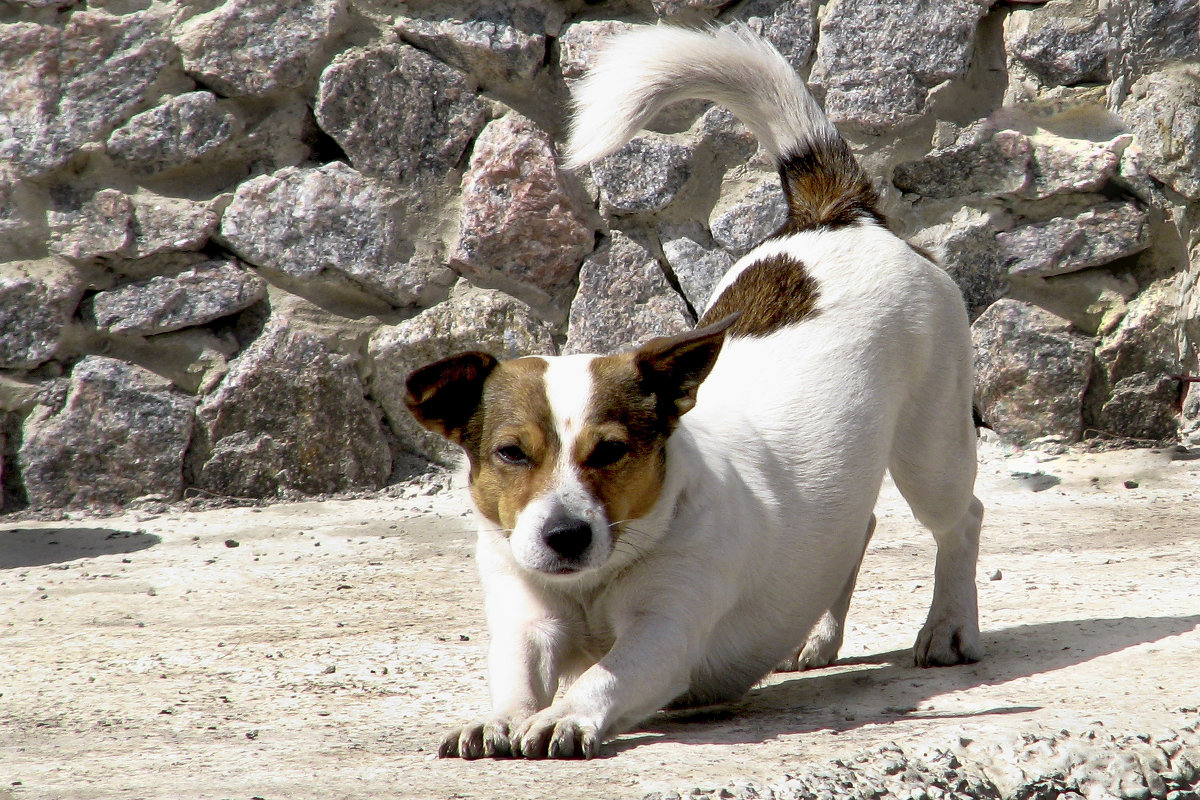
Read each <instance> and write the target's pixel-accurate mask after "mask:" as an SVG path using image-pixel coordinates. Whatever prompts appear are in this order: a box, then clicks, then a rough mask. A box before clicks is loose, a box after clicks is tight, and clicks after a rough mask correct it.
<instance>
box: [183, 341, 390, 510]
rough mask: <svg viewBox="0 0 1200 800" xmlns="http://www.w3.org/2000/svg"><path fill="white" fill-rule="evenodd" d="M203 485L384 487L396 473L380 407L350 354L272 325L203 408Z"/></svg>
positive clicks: (248, 491) (238, 493)
mask: <svg viewBox="0 0 1200 800" xmlns="http://www.w3.org/2000/svg"><path fill="white" fill-rule="evenodd" d="M196 416H197V420H198V423H199V424H198V427H197V437H196V443H195V444H194V445H193V448H192V449H193V452H192V453H190V454H189V469H190V471H191V473H192V475H193V478H194V481H195V485H197V486H199V487H201V488H202V489H204V490H206V491H209V492H213V493H215V494H219V495H229V496H233V497H276V496H289V495H292V494H295V493H304V494H322V493H327V492H342V491H348V490H352V489H378V488H379V487H381V486H383V484H384V483H385V482H386V481H387V478H388V475H389V474H390V472H391V455H390V453H389V451H388V447H387V443H386V442H385V440H384V437H383V430H382V428H381V426H380V421H379V413H378V411H377V410H376V409H375V408H374V407H373V406H372V404H371V403H369V402H368V401H367V400H366V398H365V397H364V393H363V387H362V383H361V382H360V380H359V378H358V374H357V372H355V370H354V367H353V366H352V365H351V364H350V363H348V362H347V360H346V359H344V358H341V357H339V356H336V355H334V354H332V353H331V352H330V351H329V350H328V349H326V348H325V347H324V346H323V345H322V344H321V343H320V341H318V340H317V339H316V338H315V337H313V336H312V335H310V334H307V333H304V332H303V331H299V330H292V329H290V328H288V327H286V326H285V325H282V324H271V323H268V325H267V327H266V328H265V329H264V331H263V332H262V334H261V335H260V336H259V337H258V338H257V339H256V340H255V341H254V342H253V343H252V344H251V345H250V346H249V347H248V348H246V350H245V351H243V352H242V353H241V354H240V355H239V356H238V357H237V358H236V359H234V361H233V362H232V363H231V364H230V369H229V374H228V375H226V376H225V379H224V380H223V381H222V382H221V384H220V386H219V387H218V388H217V389H216V391H215V392H213V393H212V394H211V395H209V396H208V397H207V398H205V399H204V400H203V401H202V402H201V403H200V405H199V406H198V407H197V409H196Z"/></svg>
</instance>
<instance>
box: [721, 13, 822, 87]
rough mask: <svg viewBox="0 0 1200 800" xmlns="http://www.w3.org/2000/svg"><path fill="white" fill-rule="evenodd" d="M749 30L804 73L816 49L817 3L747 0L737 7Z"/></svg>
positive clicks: (739, 15) (738, 14) (739, 17)
mask: <svg viewBox="0 0 1200 800" xmlns="http://www.w3.org/2000/svg"><path fill="white" fill-rule="evenodd" d="M735 11H736V15H737V18H738V19H742V20H744V21H745V22H746V24H747V25H749V26H750V28H751V30H753V31H754V32H755V33H757V34H759V35H760V36H762V37H763V38H764V39H766V40H767V41H769V42H770V43H771V44H773V45H775V48H776V49H777V50H778V51H779V52H780V53H781V54H782V55H783V57H784V58H786V59H787V60H788V63H789V64H791V65H792V66H793V67H794V68H795V69H797V70H804V69H806V68H807V67H808V62H809V60H810V59H811V58H812V54H813V51H814V50H815V49H816V46H817V20H816V3H814V2H812V0H750V2H748V3H745V4H744V5H741V6H738V7H737V8H736V10H735Z"/></svg>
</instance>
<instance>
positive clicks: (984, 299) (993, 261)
mask: <svg viewBox="0 0 1200 800" xmlns="http://www.w3.org/2000/svg"><path fill="white" fill-rule="evenodd" d="M915 239H916V241H917V242H919V243H921V244H923V245H925V246H927V247H928V248H929V249H930V250H931V251H932V252H933V253H934V254H935V255H936V257H937V262H938V264H939V265H940V266H941V267H942V269H944V270H945V271H946V272H947V274H949V275H950V277H951V278H953V279H954V282H955V283H956V284H958V288H959V291H961V292H962V295H963V302H965V303H966V305H967V313H968V315H969V317H970V318H971V319H975V318H977V317H978V316H979V315H980V314H982V313H983V311H984V310H985V309H986V308H987V307H988V306H990V305H991V304H992V303H994V302H995V301H996V300H998V299H999V298H1000V297H1001V296H1002V295H1003V294H1004V293H1005V291H1006V290H1007V288H1008V283H1007V281H1006V276H1005V274H1004V255H1003V251H1002V250H1001V248H1000V245H999V244H998V242H997V235H996V222H995V221H994V220H993V219H992V218H991V217H989V216H988V215H985V214H980V213H978V212H974V211H971V210H969V209H964V210H962V211H960V212H958V213H957V214H955V215H954V218H953V220H952V221H951V223H950V224H949V225H948V226H942V227H939V228H936V229H934V230H930V231H923V232H922V233H921V234H919V235H918V236H917V237H915Z"/></svg>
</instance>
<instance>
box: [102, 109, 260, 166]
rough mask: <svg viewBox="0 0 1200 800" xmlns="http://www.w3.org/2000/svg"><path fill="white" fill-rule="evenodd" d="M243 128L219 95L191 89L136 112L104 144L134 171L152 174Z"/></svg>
mask: <svg viewBox="0 0 1200 800" xmlns="http://www.w3.org/2000/svg"><path fill="white" fill-rule="evenodd" d="M241 129H242V123H241V120H240V119H239V118H238V116H237V115H236V114H235V113H234V112H233V110H232V109H231V108H230V107H229V106H228V105H225V104H222V103H221V102H220V101H218V100H217V97H216V95H214V94H212V93H211V92H188V93H186V94H181V95H177V96H175V97H172V98H171V99H169V100H167V101H166V102H165V103H163V104H162V105H160V106H157V107H155V108H152V109H150V110H149V111H143V112H142V113H140V114H136V115H135V116H134V117H133V118H132V119H130V120H129V121H128V122H126V123H125V124H124V125H122V126H121V127H119V128H117V129H116V130H115V131H113V132H112V135H110V136H109V137H108V144H107V146H106V149H107V151H108V154H109V156H110V157H112V158H113V160H115V161H116V162H117V163H119V164H121V165H123V166H125V167H127V168H128V169H130V170H131V171H132V172H134V173H138V174H143V175H150V174H154V173H158V172H163V171H166V170H169V169H172V168H174V167H181V166H184V165H186V164H191V163H192V162H194V161H197V160H199V159H201V158H203V157H204V156H206V155H210V154H212V153H213V152H214V151H216V150H219V149H220V148H221V147H223V146H224V145H226V144H228V143H229V142H230V141H231V140H233V138H234V137H235V136H237V135H238V134H239V133H240V132H241Z"/></svg>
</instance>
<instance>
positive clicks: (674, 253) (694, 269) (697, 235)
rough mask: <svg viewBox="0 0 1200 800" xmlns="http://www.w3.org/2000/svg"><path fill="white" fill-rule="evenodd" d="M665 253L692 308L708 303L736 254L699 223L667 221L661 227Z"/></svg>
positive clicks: (701, 307)
mask: <svg viewBox="0 0 1200 800" xmlns="http://www.w3.org/2000/svg"><path fill="white" fill-rule="evenodd" d="M659 238H660V240H661V241H662V249H663V257H664V258H665V259H666V261H667V264H668V265H669V266H670V268H671V272H672V273H674V275H675V280H676V281H677V282H678V283H679V288H680V290H681V291H682V292H683V296H684V298H686V300H687V302H688V305H689V306H691V308H692V310H693V311H695V312H697V313H700V312H701V311H702V310H703V309H705V308H707V307H708V304H709V302H710V301H711V299H712V290H713V289H714V288H715V287H716V285H717V283H718V282H719V281H720V280H721V278H722V276H724V275H725V273H726V272H728V271H729V268H730V267H732V266H733V257H732V256H730V255H729V253H727V252H725V251H724V250H722V249H721V248H720V247H719V246H717V245H716V243H715V242H713V239H712V237H711V236H710V235H709V233H708V231H706V230H705V229H704V227H703V226H701V225H700V224H699V223H694V222H693V223H684V224H681V225H672V224H665V225H662V226H661V227H660V228H659Z"/></svg>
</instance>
